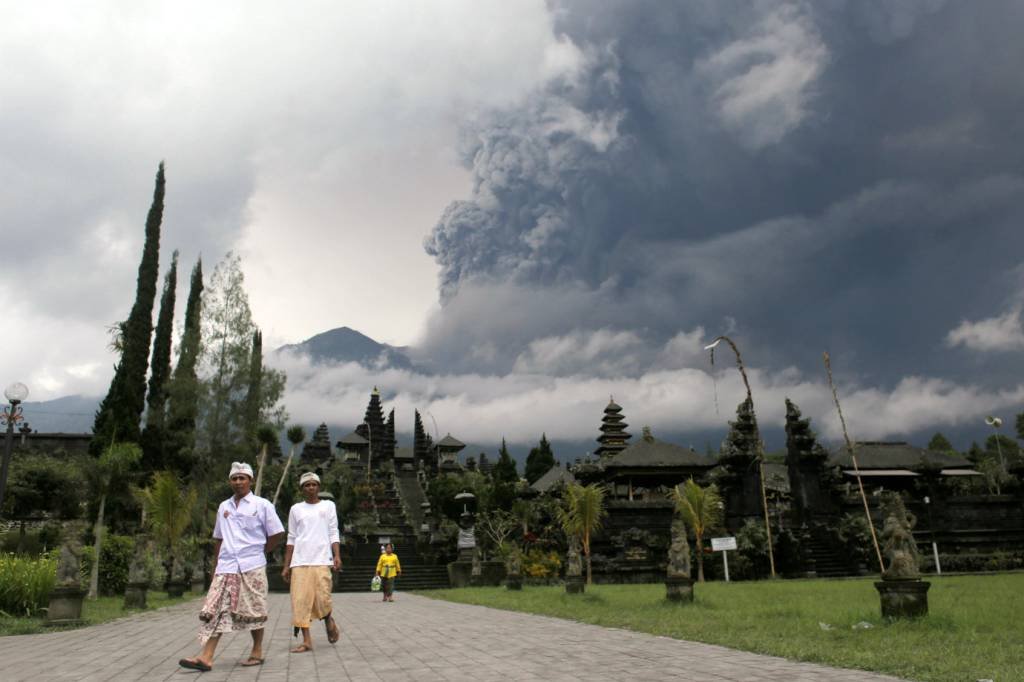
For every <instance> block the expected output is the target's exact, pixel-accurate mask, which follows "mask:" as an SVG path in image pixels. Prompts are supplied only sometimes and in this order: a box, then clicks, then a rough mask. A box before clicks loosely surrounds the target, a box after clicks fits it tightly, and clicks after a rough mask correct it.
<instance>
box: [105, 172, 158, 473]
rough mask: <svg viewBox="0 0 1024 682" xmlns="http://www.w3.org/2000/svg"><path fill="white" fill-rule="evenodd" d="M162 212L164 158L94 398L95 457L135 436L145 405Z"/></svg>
mask: <svg viewBox="0 0 1024 682" xmlns="http://www.w3.org/2000/svg"><path fill="white" fill-rule="evenodd" d="M163 215H164V164H163V162H162V161H161V162H160V167H159V168H158V170H157V173H156V187H155V188H154V190H153V203H152V204H151V205H150V207H149V215H148V216H147V217H146V241H145V244H144V245H143V247H142V260H141V261H140V262H139V275H138V280H137V282H136V288H135V303H134V305H132V310H131V313H129V315H128V319H127V320H126V321H125V322H124V325H123V326H122V332H123V338H122V348H121V359H120V362H118V363H117V366H116V367H115V368H114V378H113V379H112V380H111V382H110V390H109V391H107V395H106V397H105V398H104V399H103V402H102V403H100V407H99V409H98V410H97V412H96V420H95V422H94V423H93V428H92V432H93V438H92V442H91V443H90V445H89V451H90V452H91V453H92V454H93V455H94V456H96V457H98V456H99V455H100V454H101V453H102V452H103V451H104V450H105V449H106V448H107V447H109V446H110V444H111V443H112V442H114V441H115V440H116V441H119V442H132V443H137V442H138V441H139V435H140V434H139V418H140V417H141V416H142V410H143V409H144V408H145V406H146V372H147V370H148V369H149V344H150V339H151V337H152V333H153V303H154V301H155V300H156V285H157V280H158V279H159V278H160V224H161V222H162V221H163Z"/></svg>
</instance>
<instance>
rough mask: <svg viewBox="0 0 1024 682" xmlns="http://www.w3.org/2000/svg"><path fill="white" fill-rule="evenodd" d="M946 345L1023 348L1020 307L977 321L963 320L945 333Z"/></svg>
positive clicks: (986, 348)
mask: <svg viewBox="0 0 1024 682" xmlns="http://www.w3.org/2000/svg"><path fill="white" fill-rule="evenodd" d="M946 345H948V346H950V347H951V348H955V347H957V346H963V347H964V348H969V349H971V350H976V351H982V352H986V351H1011V350H1020V349H1021V348H1024V326H1022V325H1021V308H1020V307H1015V308H1013V309H1012V310H1008V311H1007V312H1005V313H1003V314H1002V315H998V316H996V317H989V318H986V319H983V320H978V321H977V322H971V321H969V320H964V321H963V322H961V323H960V324H959V325H958V326H957V327H956V329H953V330H951V331H950V332H949V334H947V335H946Z"/></svg>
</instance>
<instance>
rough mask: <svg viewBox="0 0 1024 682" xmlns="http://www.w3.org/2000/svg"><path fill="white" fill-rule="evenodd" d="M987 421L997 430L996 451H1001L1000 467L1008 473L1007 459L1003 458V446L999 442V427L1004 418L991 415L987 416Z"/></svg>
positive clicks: (1004, 473) (1004, 472)
mask: <svg viewBox="0 0 1024 682" xmlns="http://www.w3.org/2000/svg"><path fill="white" fill-rule="evenodd" d="M985 423H986V424H988V425H989V426H991V427H992V428H993V429H995V430H996V452H998V453H999V469H1000V471H1002V472H1003V475H1004V476H1005V475H1006V461H1005V460H1003V446H1002V445H1000V444H999V427H1000V426H1002V425H1003V420H1002V419H1000V418H999V417H993V416H992V415H989V416H987V417H985Z"/></svg>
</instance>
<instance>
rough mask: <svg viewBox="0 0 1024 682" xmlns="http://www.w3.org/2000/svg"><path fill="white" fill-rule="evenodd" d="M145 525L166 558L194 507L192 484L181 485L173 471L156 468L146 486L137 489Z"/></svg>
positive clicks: (175, 548)
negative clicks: (187, 486)
mask: <svg viewBox="0 0 1024 682" xmlns="http://www.w3.org/2000/svg"><path fill="white" fill-rule="evenodd" d="M138 498H139V501H140V502H141V503H142V508H143V510H144V512H145V515H146V527H147V528H148V529H149V530H150V532H151V533H152V534H153V537H154V539H155V540H156V542H157V545H158V546H159V547H160V548H161V549H163V550H164V552H165V554H164V556H165V557H167V558H169V557H171V556H173V555H174V553H175V552H176V551H177V550H178V549H179V545H180V542H181V539H182V537H183V536H184V535H185V530H186V529H187V528H188V527H189V524H190V523H191V522H192V518H193V512H194V510H195V509H196V506H197V504H196V502H197V495H196V490H195V488H188V489H185V488H183V487H182V486H181V483H180V482H179V481H178V477H177V476H175V475H174V472H173V471H158V472H156V473H155V474H153V482H152V483H151V484H150V485H149V487H148V488H144V489H142V490H140V491H138Z"/></svg>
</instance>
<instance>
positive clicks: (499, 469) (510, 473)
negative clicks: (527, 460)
mask: <svg viewBox="0 0 1024 682" xmlns="http://www.w3.org/2000/svg"><path fill="white" fill-rule="evenodd" d="M491 476H492V477H493V478H494V481H495V482H499V481H501V482H503V483H518V482H519V472H518V471H516V461H515V460H514V459H512V455H510V454H509V451H508V446H507V445H506V444H505V439H504V438H502V439H501V450H499V451H498V461H497V462H495V464H494V468H493V469H492V470H491Z"/></svg>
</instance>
